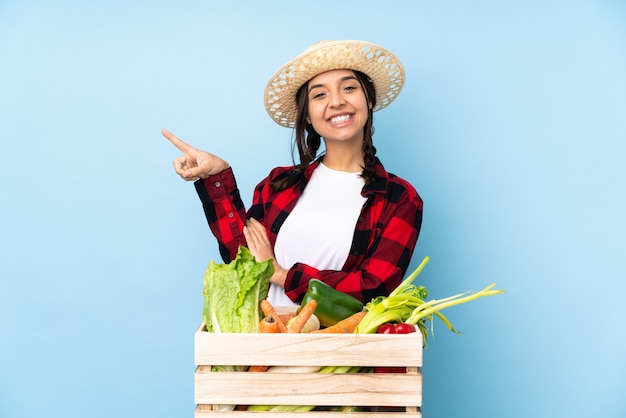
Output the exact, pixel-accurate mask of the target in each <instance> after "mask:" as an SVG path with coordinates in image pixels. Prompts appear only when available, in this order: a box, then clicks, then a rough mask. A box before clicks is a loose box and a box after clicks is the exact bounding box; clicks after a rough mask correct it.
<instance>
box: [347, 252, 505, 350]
mask: <svg viewBox="0 0 626 418" xmlns="http://www.w3.org/2000/svg"><path fill="white" fill-rule="evenodd" d="M428 260H429V258H428V256H426V257H424V259H423V260H422V262H421V263H420V265H419V266H418V267H417V269H415V271H413V273H411V274H410V275H409V276H408V277H407V278H406V279H404V280H403V281H402V283H400V284H399V285H398V287H396V288H395V289H394V290H393V291H392V292H391V293H390V294H389V296H387V297H385V296H379V297H377V298H374V299H372V301H371V302H369V303H368V304H366V305H365V310H366V311H367V314H366V315H365V317H363V319H362V320H361V322H360V323H359V325H358V326H357V327H356V330H355V333H357V334H373V333H375V332H376V331H377V330H378V327H379V326H380V325H382V324H385V323H387V322H392V323H393V322H395V323H407V324H411V325H416V326H417V327H418V328H419V330H420V331H421V333H422V337H423V340H424V346H425V345H426V338H427V336H428V326H427V321H430V323H431V332H432V326H433V323H432V319H433V315H434V316H436V317H437V318H439V319H440V320H441V321H442V322H443V323H444V324H445V325H446V326H447V327H448V329H449V330H450V331H452V332H457V331H456V330H455V329H454V327H453V326H452V324H451V323H450V321H449V320H448V319H447V318H446V317H445V316H444V315H443V314H442V313H441V312H440V311H441V310H442V309H445V308H449V307H451V306H456V305H460V304H463V303H467V302H470V301H472V300H475V299H478V298H480V297H484V296H493V295H499V294H502V293H504V290H492V288H493V287H494V286H495V284H491V285H489V286H487V287H486V288H485V289H483V290H481V291H479V292H470V291H468V292H465V293H459V294H457V295H454V296H450V297H447V298H443V299H435V300H430V301H425V300H424V299H426V297H427V296H428V291H427V290H426V288H425V287H424V286H419V287H417V286H415V285H414V284H413V281H414V280H415V279H416V278H417V276H418V275H419V274H420V273H421V272H422V270H423V269H424V266H426V264H427V263H428Z"/></svg>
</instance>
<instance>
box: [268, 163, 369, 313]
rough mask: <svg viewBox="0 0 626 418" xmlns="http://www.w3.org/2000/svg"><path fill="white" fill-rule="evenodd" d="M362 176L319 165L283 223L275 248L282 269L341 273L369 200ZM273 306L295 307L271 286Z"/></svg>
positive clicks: (278, 288)
mask: <svg viewBox="0 0 626 418" xmlns="http://www.w3.org/2000/svg"><path fill="white" fill-rule="evenodd" d="M364 184H365V183H364V180H363V178H362V177H361V172H358V173H347V172H344V171H336V170H332V169H330V168H328V167H326V166H325V165H324V164H323V163H320V164H319V165H318V166H317V168H316V169H315V170H314V171H313V174H312V176H311V179H310V180H309V183H308V184H307V186H306V188H305V189H304V192H303V193H302V196H300V199H299V200H298V202H297V203H296V206H295V207H294V209H293V211H292V212H291V213H290V214H289V216H288V217H287V219H286V220H285V222H284V223H283V225H282V227H281V228H280V231H279V232H278V236H277V237H276V245H275V246H274V255H275V257H276V261H277V262H278V264H279V265H281V266H282V267H284V268H287V269H288V268H290V267H291V266H293V265H294V264H295V263H297V262H298V263H304V264H307V265H310V266H312V267H315V268H316V269H318V270H341V268H342V267H343V265H344V263H345V261H346V258H347V257H348V254H349V252H350V247H351V246H352V238H353V236H354V229H355V226H356V222H357V219H358V217H359V215H360V213H361V209H362V207H363V204H364V203H365V200H366V198H365V197H363V196H361V190H362V189H363V185H364ZM268 300H269V301H270V302H271V303H272V305H274V306H292V305H295V304H294V303H293V302H292V301H291V299H289V298H288V297H287V296H286V295H285V290H284V289H283V288H282V287H279V286H274V285H271V286H270V290H269V295H268Z"/></svg>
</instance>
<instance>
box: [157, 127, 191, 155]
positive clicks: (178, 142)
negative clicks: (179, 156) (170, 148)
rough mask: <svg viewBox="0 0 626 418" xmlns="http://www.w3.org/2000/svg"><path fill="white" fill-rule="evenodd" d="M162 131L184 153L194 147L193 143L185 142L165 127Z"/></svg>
mask: <svg viewBox="0 0 626 418" xmlns="http://www.w3.org/2000/svg"><path fill="white" fill-rule="evenodd" d="M161 133H162V134H163V136H164V137H165V138H167V139H168V141H170V142H171V143H172V144H173V145H174V146H175V147H176V148H178V149H179V150H180V151H182V152H183V153H188V152H189V151H191V150H193V149H194V148H193V147H192V146H191V145H189V144H187V143H185V142H183V140H182V139H180V138H178V137H177V136H176V135H174V134H173V133H171V132H170V131H168V130H167V129H163V131H162V132H161Z"/></svg>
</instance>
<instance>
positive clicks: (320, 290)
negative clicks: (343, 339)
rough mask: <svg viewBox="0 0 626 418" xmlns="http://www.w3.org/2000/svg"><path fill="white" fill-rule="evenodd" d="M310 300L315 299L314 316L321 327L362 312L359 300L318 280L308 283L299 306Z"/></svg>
mask: <svg viewBox="0 0 626 418" xmlns="http://www.w3.org/2000/svg"><path fill="white" fill-rule="evenodd" d="M311 299H315V302H316V303H317V306H316V308H315V316H317V318H318V319H319V320H320V324H321V325H322V326H323V327H329V326H331V325H334V324H336V323H337V322H339V321H341V320H342V319H346V318H347V317H349V316H350V315H353V314H355V313H357V312H360V311H362V310H363V304H362V303H361V301H360V300H358V299H356V298H354V297H352V296H350V295H348V294H347V293H344V292H341V291H339V290H337V289H335V288H333V287H331V286H329V285H327V284H326V283H324V282H323V281H321V280H318V279H311V280H310V281H309V289H308V290H307V292H306V293H305V294H304V298H303V299H302V305H301V306H304V305H306V304H307V303H308V302H309V301H310V300H311Z"/></svg>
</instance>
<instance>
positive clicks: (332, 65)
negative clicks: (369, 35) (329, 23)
mask: <svg viewBox="0 0 626 418" xmlns="http://www.w3.org/2000/svg"><path fill="white" fill-rule="evenodd" d="M340 69H351V70H357V71H360V72H362V73H364V74H366V75H367V76H368V77H369V78H370V79H371V80H372V81H373V83H374V89H375V90H376V107H375V108H374V109H373V111H374V112H375V111H377V110H380V109H382V108H384V107H386V106H388V105H389V104H390V103H391V102H392V101H393V100H394V99H395V98H396V97H398V94H400V90H402V86H403V85H404V67H402V63H401V62H400V60H398V58H397V57H396V56H395V55H393V54H392V53H391V52H389V51H387V50H386V49H384V48H383V47H381V46H378V45H376V44H373V43H370V42H364V41H321V42H318V43H316V44H314V45H312V46H311V47H309V48H308V49H307V50H306V51H304V52H303V53H302V54H300V55H298V56H297V57H295V58H294V59H292V60H291V61H289V62H287V63H286V64H284V65H283V66H281V67H280V68H279V69H278V71H276V73H274V75H273V76H272V77H271V78H270V80H269V81H268V83H267V85H266V86H265V98H264V99H265V109H266V110H267V113H268V114H269V115H270V117H271V118H272V119H273V120H274V121H275V122H276V123H278V124H279V125H282V126H285V127H288V128H293V127H294V126H295V123H296V115H297V112H298V110H297V105H296V92H297V91H298V89H299V88H300V87H301V86H302V85H303V84H304V83H306V82H307V81H309V80H310V79H312V78H313V77H315V76H316V75H318V74H321V73H323V72H326V71H330V70H340Z"/></svg>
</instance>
